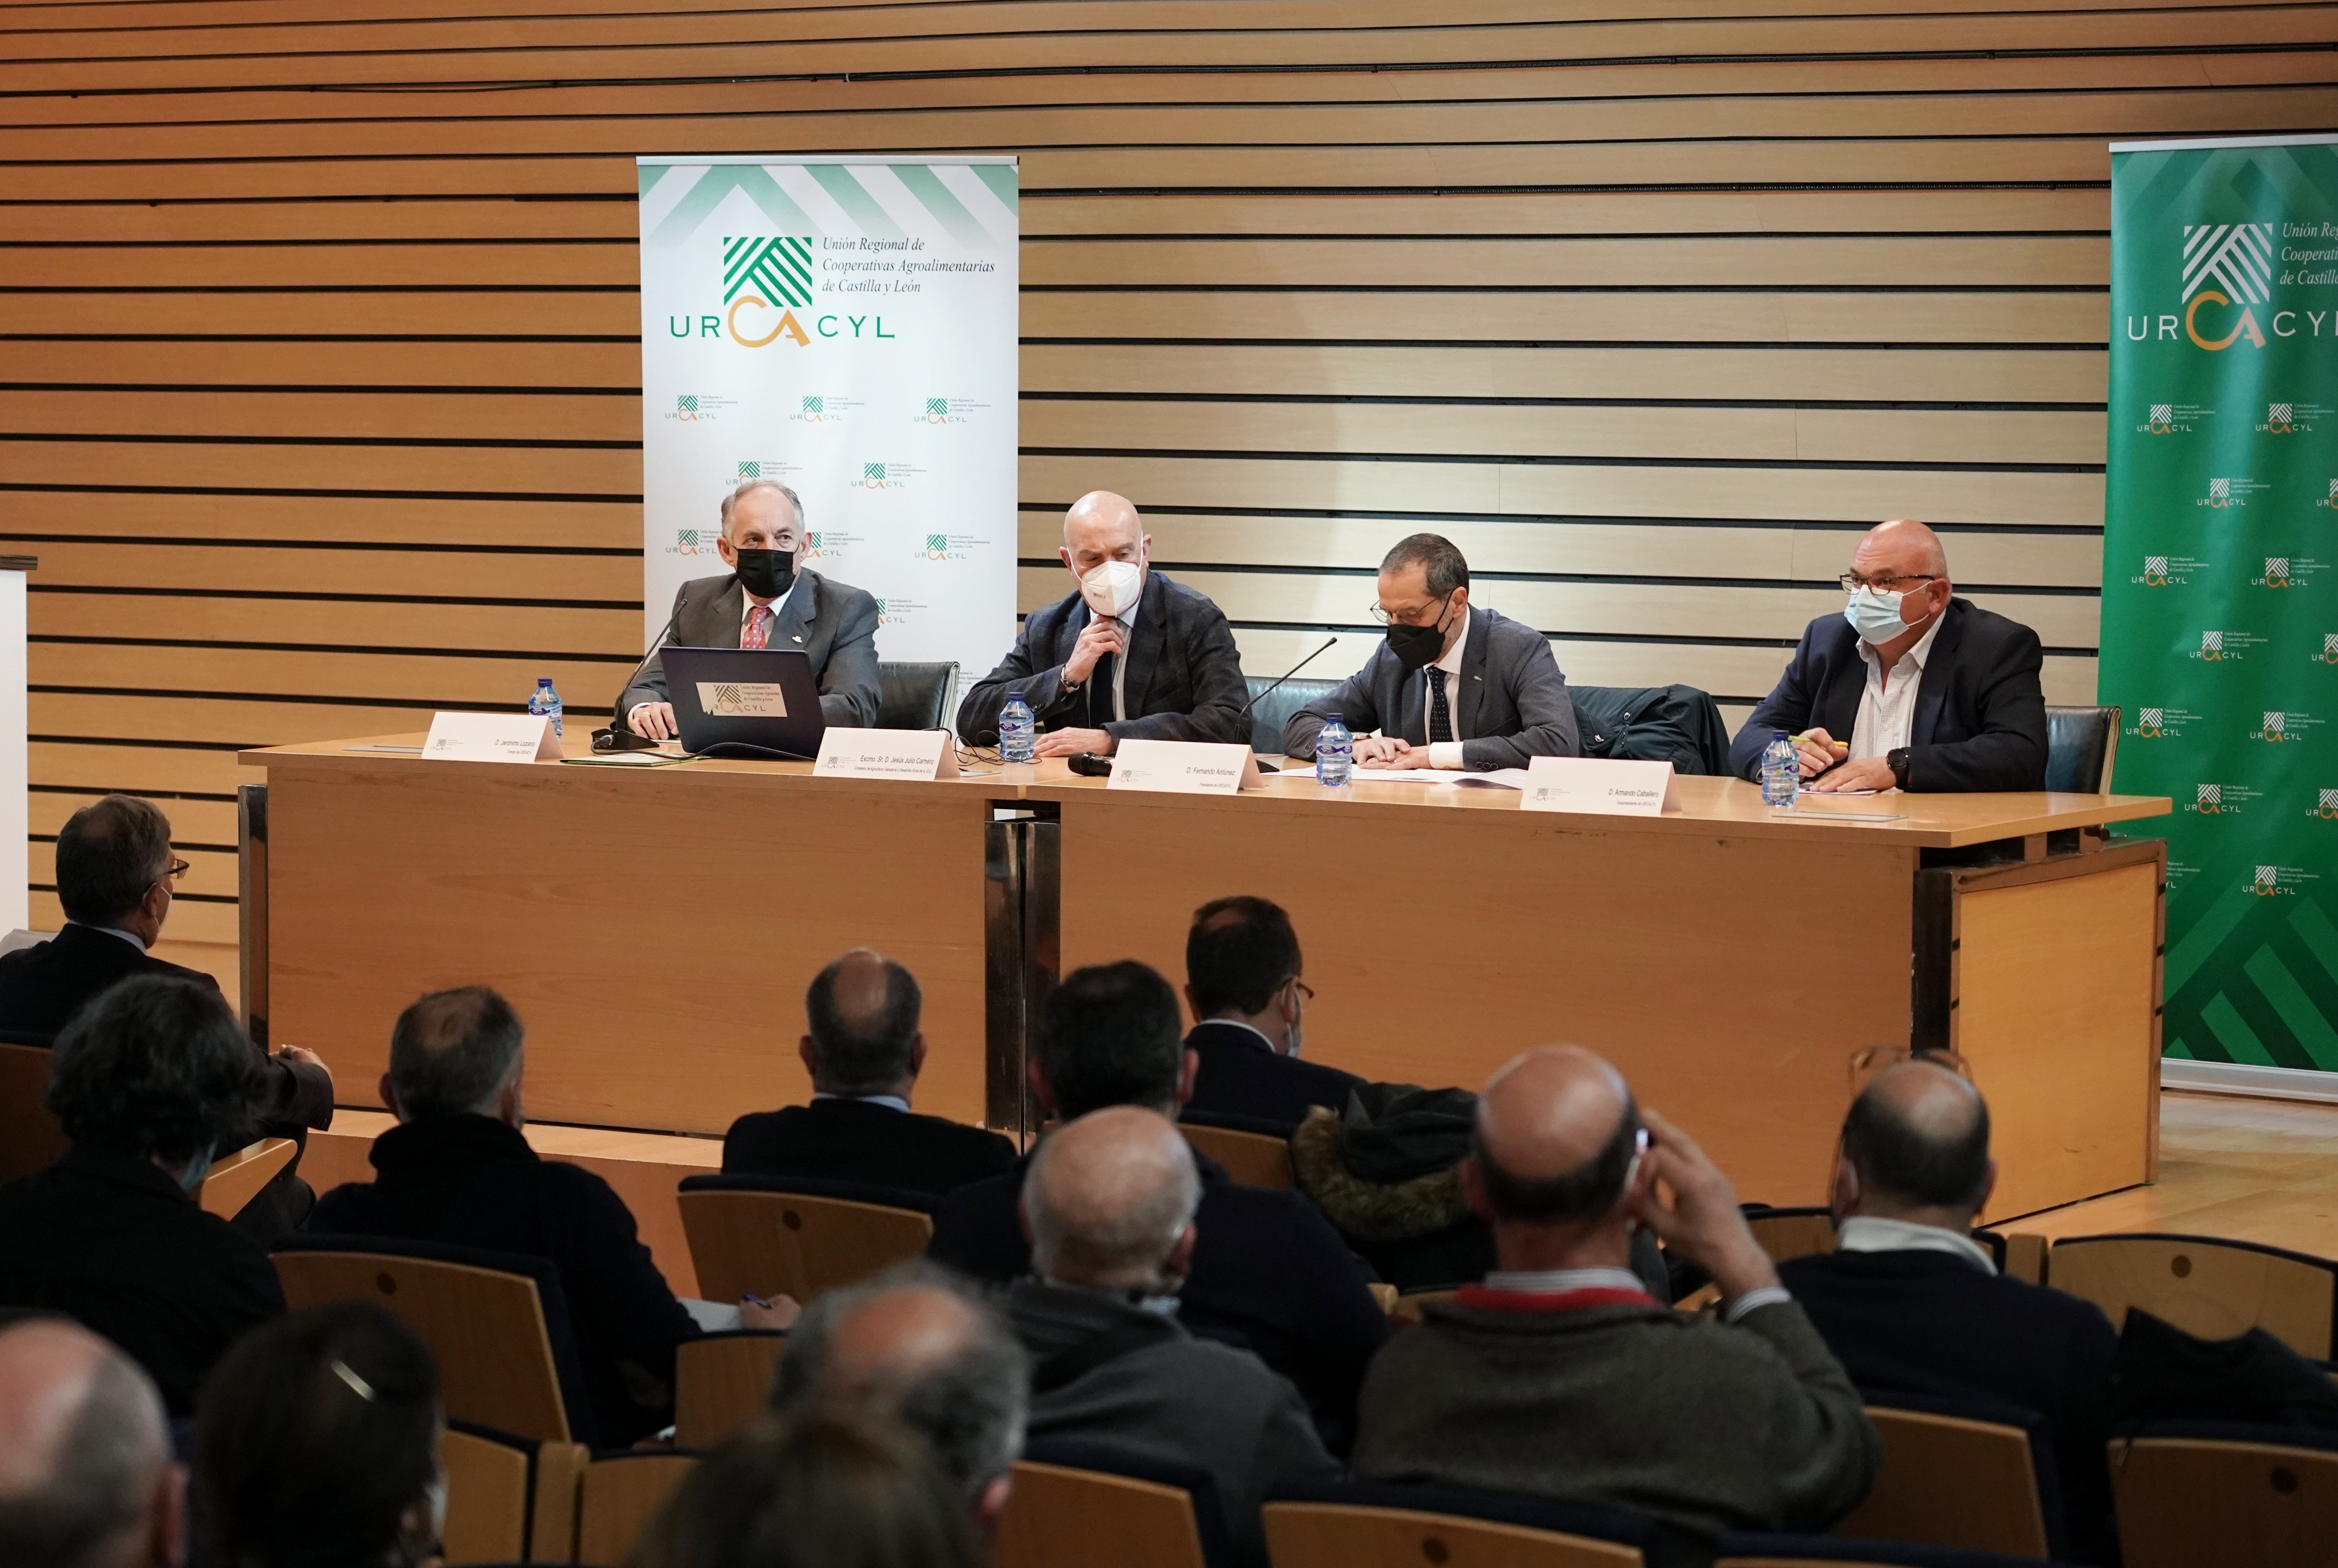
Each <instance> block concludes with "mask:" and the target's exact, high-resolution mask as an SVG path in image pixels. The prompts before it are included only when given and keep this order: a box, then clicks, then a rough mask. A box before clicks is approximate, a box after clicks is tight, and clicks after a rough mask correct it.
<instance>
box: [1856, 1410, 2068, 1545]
mask: <svg viewBox="0 0 2338 1568" xmlns="http://www.w3.org/2000/svg"><path fill="white" fill-rule="evenodd" d="M1881 1398H1882V1397H1881V1396H1878V1395H1875V1394H1873V1393H1871V1394H1869V1396H1868V1401H1869V1403H1868V1406H1867V1416H1868V1419H1869V1420H1871V1421H1872V1422H1874V1423H1875V1429H1876V1431H1877V1432H1878V1433H1880V1434H1881V1436H1882V1438H1883V1468H1882V1470H1881V1472H1880V1473H1878V1475H1876V1478H1875V1485H1874V1487H1873V1489H1872V1490H1871V1491H1870V1492H1869V1493H1868V1495H1867V1500H1866V1501H1865V1502H1863V1503H1862V1504H1860V1505H1859V1506H1858V1507H1857V1508H1854V1509H1852V1511H1851V1513H1850V1514H1847V1515H1845V1516H1844V1517H1843V1518H1842V1519H1840V1520H1837V1521H1836V1522H1835V1534H1838V1535H1846V1536H1853V1537H1857V1538H1859V1539H1862V1540H1870V1541H1909V1542H1915V1543H1918V1544H1924V1545H1932V1546H1957V1547H1964V1548H1968V1549H1970V1550H1973V1551H1979V1552H2001V1553H2006V1554H2007V1555H2009V1556H2013V1557H2027V1558H2033V1559H2034V1558H2042V1557H2052V1556H2058V1555H2060V1550H2061V1539H2060V1537H2061V1524H2062V1495H2061V1485H2060V1480H2059V1477H2058V1475H2057V1473H2056V1471H2055V1469H2054V1458H2053V1446H2052V1442H2051V1439H2050V1437H2049V1435H2048V1431H2047V1427H2046V1421H2045V1417H2043V1416H2039V1415H2038V1413H2037V1412H2035V1411H2031V1410H2026V1409H2022V1408H2020V1407H2019V1406H2012V1405H2005V1404H1999V1403H1996V1402H1994V1401H1988V1400H1979V1399H1965V1398H1948V1397H1937V1396H1931V1395H1914V1394H1893V1395H1891V1396H1890V1397H1889V1399H1888V1402H1883V1403H1879V1402H1878V1401H1879V1399H1881Z"/></svg>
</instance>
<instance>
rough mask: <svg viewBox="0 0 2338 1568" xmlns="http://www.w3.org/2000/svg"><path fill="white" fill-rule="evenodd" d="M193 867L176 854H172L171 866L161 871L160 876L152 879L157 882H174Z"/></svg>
mask: <svg viewBox="0 0 2338 1568" xmlns="http://www.w3.org/2000/svg"><path fill="white" fill-rule="evenodd" d="M193 869H194V867H192V866H190V865H188V864H187V863H186V862H185V861H184V860H182V859H180V858H178V857H177V856H176V855H173V856H172V857H171V868H170V869H169V870H168V871H165V872H163V873H162V875H161V876H160V877H155V878H154V880H155V881H157V882H176V881H178V880H179V879H180V878H181V877H184V876H185V875H186V874H187V873H188V872H190V871H192V870H193Z"/></svg>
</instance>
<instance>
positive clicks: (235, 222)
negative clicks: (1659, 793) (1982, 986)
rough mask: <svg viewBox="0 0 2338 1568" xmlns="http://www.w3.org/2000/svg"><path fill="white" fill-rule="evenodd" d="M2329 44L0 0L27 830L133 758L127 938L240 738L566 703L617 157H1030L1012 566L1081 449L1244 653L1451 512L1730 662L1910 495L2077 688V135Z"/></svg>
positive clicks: (1405, 18)
mask: <svg viewBox="0 0 2338 1568" xmlns="http://www.w3.org/2000/svg"><path fill="white" fill-rule="evenodd" d="M2333 40H2338V6H2333V5H2331V4H2326V3H2325V4H2313V3H2308V4H2300V5H2264V4H2246V3H2211V4H2198V3H2195V0H2053V3H2051V4H2049V5H2040V6H2036V7H2031V8H2028V9H2015V10H2009V9H2008V8H2006V7H2005V6H2003V5H2000V4H1998V3H1997V0H1940V3H1939V4H1936V5H1931V6H1930V7H1928V8H1927V9H1926V10H1925V11H1924V12H1923V13H1921V14H1914V13H1909V12H1906V11H1904V10H1903V11H1898V12H1893V11H1889V10H1887V9H1886V8H1884V7H1882V6H1881V5H1876V4H1874V0H1777V3H1775V4H1766V3H1765V4H1764V5H1760V6H1755V5H1752V4H1750V0H1569V3H1568V4H1567V5H1557V4H1556V3H1555V0H1460V3H1459V4H1455V5H1441V6H1435V7H1431V6H1425V5H1420V4H1419V0H1175V3H1171V0H1120V3H1118V4H1113V5H1105V4H1103V3H1101V0H938V3H928V0H919V3H918V4H907V3H898V0H871V3H869V4H863V5H855V6H850V7H835V6H830V5H817V4H812V3H810V0H788V3H785V4H779V5H772V4H766V3H761V0H169V3H167V4H166V3H162V0H95V3H91V4H79V5H64V6H60V5H34V4H0V292H5V312H0V541H5V544H6V545H7V547H8V548H9V549H10V550H23V551H25V552H27V553H31V554H37V555H39V556H40V557H41V559H42V570H41V572H40V573H38V574H37V575H36V576H35V578H34V593H33V598H32V603H31V612H30V613H31V630H32V634H33V637H34V647H33V656H32V670H33V681H34V692H33V696H32V705H31V711H32V720H31V730H32V757H33V773H34V789H35V795H34V807H33V813H32V818H31V820H30V822H29V823H28V824H27V829H28V831H29V832H30V833H31V835H32V837H33V840H34V864H35V866H36V867H39V869H36V870H35V872H34V879H35V883H36V885H38V884H41V883H43V882H44V880H45V877H46V870H45V867H46V866H47V864H48V857H49V854H50V850H49V848H48V846H49V844H50V843H51V842H52V841H53V839H54V834H55V831H56V829H57V827H58V826H59V825H60V824H61V823H62V822H63V820H64V818H65V816H66V815H68V814H69V813H70V812H71V811H72V810H73V809H74V808H75V807H77V806H78V805H80V804H82V803H84V802H85V801H87V800H89V799H93V798H94V797H95V796H96V795H98V794H100V793H102V792H103V791H105V790H107V789H128V790H133V791H135V792H139V793H142V794H147V795H151V796H153V797H155V798H156V799H160V800H162V802H163V803H164V807H165V809H167V810H169V811H171V812H172V816H173V818H174V820H175V822H176V824H177V829H178V833H179V837H180V838H181V840H182V843H183V844H184V846H185V847H186V848H187V852H188V855H189V858H190V859H191V860H193V861H194V862H195V863H196V867H197V869H196V871H195V872H194V873H193V874H192V876H191V877H190V885H189V887H188V889H187V896H186V897H185V899H184V900H183V901H182V905H181V907H180V913H179V914H178V915H177V916H175V917H174V922H173V926H172V935H173V936H176V937H180V938H182V939H186V940H193V941H221V940H231V939H232V937H233V933H234V917H235V906H234V903H233V897H234V879H233V861H232V840H233V828H234V817H233V804H232V802H233V791H234V789H235V787H236V785H237V784H238V783H239V782H241V781H242V780H243V779H245V778H246V777H248V775H242V774H239V772H238V771H237V769H236V766H235V763H234V752H235V750H236V748H238V747H241V746H247V745H251V744H255V743H262V742H269V741H279V740H305V739H315V738H319V737H324V736H331V735H349V734H359V733H368V732H372V733H378V732H386V731H392V730H414V729H418V728H419V727H420V726H421V725H423V724H424V723H426V722H427V718H428V715H429V712H430V711H431V710H432V708H433V707H435V706H438V705H443V704H456V703H460V704H466V705H474V704H500V703H515V704H516V702H517V701H520V700H521V699H522V697H523V696H524V695H525V693H526V690H527V689H528V687H529V685H530V684H531V683H532V681H533V680H534V678H535V675H536V674H538V673H548V674H551V675H553V676H554V677H555V680H556V681H558V682H559V684H560V686H561V688H562V691H563V692H564V694H565V696H566V698H567V701H568V704H569V708H570V711H571V712H572V714H573V715H574V716H575V720H576V721H578V722H587V723H589V722H591V721H592V720H593V718H594V715H595V714H596V713H597V712H598V711H600V710H602V709H604V707H605V705H606V703H607V702H608V701H610V699H611V698H612V697H613V696H614V685H615V683H616V681H617V680H618V679H619V678H621V677H622V675H623V674H624V671H625V669H626V668H627V667H628V666H629V665H630V663H631V662H632V660H633V657H634V653H635V652H637V648H636V645H635V640H636V639H637V637H638V636H639V633H640V627H641V603H640V593H641V589H640V582H641V578H640V564H639V556H638V550H639V544H640V489H641V459H640V453H639V443H640V389H639V377H640V368H639V359H638V354H637V351H636V349H635V348H634V338H635V335H636V332H637V327H638V300H637V296H636V268H635V260H634V244H633V237H634V196H633V192H634V171H633V164H632V158H633V155H634V153H636V152H677V151H700V152H733V153H753V152H771V153H781V154H784V153H790V152H820V151H855V150H859V151H870V152H886V151H894V152H903V153H909V154H914V153H919V152H1017V153H1020V154H1022V155H1023V158H1024V162H1023V171H1022V174H1023V193H1024V202H1023V209H1022V211H1023V220H1024V225H1025V231H1026V235H1027V243H1026V246H1025V250H1024V257H1023V274H1024V283H1025V289H1024V299H1023V318H1022V332H1023V336H1024V340H1025V348H1024V354H1023V378H1024V387H1025V394H1026V396H1025V401H1024V406H1023V410H1022V431H1023V441H1024V455H1023V458H1022V466H1021V474H1022V481H1021V492H1022V507H1023V509H1022V512H1021V514H1020V515H1019V517H1018V519H1017V528H1018V533H1019V537H1020V540H1021V555H1022V559H1023V563H1024V570H1023V573H1022V577H1021V583H1020V587H1019V593H1020V595H1021V597H1022V600H1023V602H1024V603H1026V604H1030V603H1040V602H1043V601H1044V600H1046V598H1049V597H1052V596H1054V595H1055V594H1057V593H1061V592H1063V591H1064V589H1065V586H1066V582H1065V579H1064V578H1063V577H1062V575H1061V573H1060V570H1059V569H1057V568H1056V567H1055V566H1054V565H1053V564H1052V560H1053V551H1054V544H1055V540H1056V528H1057V519H1058V516H1059V514H1060V511H1061V508H1062V507H1063V506H1064V505H1066V504H1067V503H1068V502H1070V501H1071V500H1072V499H1074V498H1075V497H1076V496H1077V495H1080V494H1081V493H1083V492H1084V491H1086V490H1088V489H1092V488H1095V487H1098V486H1109V487H1113V488H1118V489H1122V490H1125V491H1126V492H1127V493H1128V494H1130V495H1133V496H1134V497H1135V499H1136V500H1137V501H1138V502H1139V504H1140V505H1143V506H1144V507H1145V508H1146V510H1147V513H1148V515H1149V517H1150V520H1151V524H1152V530H1153V534H1154V542H1155V550H1156V556H1157V559H1158V560H1159V561H1161V562H1162V563H1163V564H1164V568H1165V569H1166V570H1169V571H1172V572H1174V573H1176V574H1178V575H1179V576H1181V577H1184V578H1185V579H1187V580H1189V581H1192V582H1194V583H1197V584H1200V585H1202V586H1204V587H1206V588H1207V589H1209V591H1211V592H1212V593H1214V594H1216V595H1217V596H1218V597H1219V598H1220V600H1221V602H1222V603H1224V604H1225V605H1226V606H1227V608H1228V610H1229V612H1230V613H1231V614H1232V615H1233V619H1234V621H1235V628H1236V636H1237V639H1238V640H1239V642H1240V643H1241V646H1242V649H1243V658H1244V661H1245V662H1246V664H1247V665H1248V666H1249V667H1250V668H1252V669H1253V670H1256V671H1281V670H1282V669H1283V668H1285V667H1287V665H1288V664H1289V663H1290V662H1292V661H1293V660H1296V659H1297V658H1298V657H1299V656H1300V655H1301V654H1302V653H1304V652H1307V651H1308V650H1309V649H1310V648H1311V647H1312V646H1314V645H1315V644H1316V643H1318V642H1321V641H1322V639H1323V637H1324V636H1325V635H1326V634H1327V633H1329V634H1331V635H1335V636H1336V637H1337V638H1338V639H1339V644H1338V646H1337V647H1335V649H1334V650H1333V651H1332V652H1331V653H1329V654H1327V655H1325V656H1324V658H1323V659H1322V660H1321V661H1320V662H1318V663H1317V664H1316V665H1314V666H1312V667H1311V670H1310V673H1322V674H1337V673H1341V672H1342V671H1344V670H1346V669H1349V668H1352V667H1353V665H1354V664H1355V663H1356V662H1359V661H1360V660H1361V658H1362V657H1363V655H1364V652H1365V651H1366V650H1367V649H1368V648H1369V646H1370V639H1371V637H1372V636H1373V635H1374V632H1373V631H1372V629H1371V628H1370V624H1369V622H1367V621H1366V620H1365V618H1364V615H1363V610H1364V606H1365V604H1366V603H1368V602H1369V600H1370V590H1371V577H1372V573H1373V569H1374V567H1375V565H1376V564H1377V563H1378V560H1379V558H1380V554H1381V553H1382V552H1383V551H1384V550H1385V549H1386V547H1387V545H1388V544H1390V542H1392V541H1393V540H1394V539H1395V538H1397V537H1398V536H1400V534H1405V533H1409V532H1413V531H1416V530H1419V529H1424V528H1427V529H1436V530H1439V531H1442V532H1444V533H1446V534H1449V535H1451V536H1452V537H1453V538H1454V539H1455V540H1457V541H1458V542H1459V543H1460V544H1461V545H1462V546H1463V548H1464V549H1465V550H1466V551H1468V552H1469V555H1470V557H1471V560H1472V562H1473V564H1474V566H1475V569H1476V572H1477V574H1478V583H1479V585H1480V593H1481V596H1482V597H1483V598H1484V600H1485V601H1486V602H1487V603H1492V604H1495V605H1498V606H1499V607H1500V608H1502V609H1503V610H1504V611H1505V612H1507V613H1511V614H1514V615H1518V616H1520V617H1522V618H1524V619H1527V620H1529V621H1531V622H1533V623H1535V624H1536V625H1537V627H1538V628H1539V629H1540V630H1542V631H1543V632H1545V633H1546V634H1547V635H1548V636H1549V638H1550V639H1551V642H1552V646H1553V649H1554V651H1555V652H1556V653H1557V657H1558V659H1559V662H1560V663H1561V665H1562V667H1563V668H1565V669H1566V670H1567V671H1568V673H1569V676H1570V678H1571V679H1573V680H1575V681H1578V682H1584V683H1617V684H1643V683H1648V682H1655V681H1675V680H1678V681H1691V682H1693V683H1695V684H1699V685H1702V686H1704V688H1706V689H1707V690H1709V691H1713V692H1714V695H1715V696H1716V698H1717V699H1718V700H1720V701H1721V702H1722V703H1723V705H1724V711H1725V712H1727V713H1729V714H1730V715H1732V716H1733V717H1734V716H1736V715H1740V714H1742V713H1743V712H1744V711H1745V709H1746V707H1747V705H1748V704H1750V703H1751V702H1752V701H1753V699H1754V698H1756V697H1758V696H1759V695H1760V693H1761V692H1762V691H1763V690H1764V689H1766V687H1767V685H1768V683H1769V682H1770V681H1771V680H1772V679H1773V678H1774V676H1775V673H1776V671H1777V670H1778V668H1779V667H1780V665H1781V664H1782V662H1783V660H1784V658H1785V655H1786V651H1787V649H1788V648H1789V647H1790V646H1791V645H1792V642H1793V639H1794V636H1795V635H1796V633H1797V632H1798V631H1799V630H1800V627H1801V625H1802V623H1803V622H1804V621H1805V620H1807V619H1808V618H1809V617H1810V616H1812V615H1813V614H1822V613H1827V612H1828V611H1829V610H1830V609H1831V608H1832V605H1833V603H1834V601H1835V593H1834V591H1833V590H1832V587H1831V586H1830V583H1831V580H1832V577H1833V575H1834V573H1837V572H1838V571H1840V570H1841V569H1842V564H1843V562H1844V561H1845V559H1846V558H1847V557H1848V554H1849V553H1850V550H1851V548H1852V544H1854V543H1855V540H1856V538H1857V534H1858V533H1859V531H1860V530H1861V529H1862V527H1864V526H1865V525H1866V524H1869V523H1871V522H1872V521H1873V520H1875V519H1876V518H1878V517H1881V516H1885V515H1920V516H1923V517H1926V518H1929V519H1930V520H1933V521H1935V522H1938V523H1940V524H1941V525H1942V527H1943V531H1944V534H1945V537H1946V539H1947V542H1948V545H1949V549H1950V559H1951V564H1952V567H1953V568H1954V570H1955V571H1956V572H1957V573H1958V575H1959V578H1960V582H1961V583H1962V584H1963V585H1964V587H1965V589H1966V591H1967V592H1969V593H1971V594H1972V595H1973V596H1974V597H1975V598H1977V599H1978V600H1979V601H1980V602H1981V603H1987V604H1989V605H1992V606H1993V607H1996V608H1999V609H2001V610H2004V611H2006V612H2007V613H2013V614H2018V615H2019V616H2021V617H2022V618H2024V619H2025V620H2027V621H2029V622H2030V623H2031V624H2033V625H2035V626H2037V627H2038V630H2039V632H2040V633H2041V635H2042V636H2043V637H2044V639H2045V641H2046V642H2047V644H2048V657H2047V665H2046V675H2045V679H2046V682H2047V687H2048V695H2049V697H2051V698H2053V699H2055V700H2057V701H2083V700H2085V699H2086V698H2087V697H2088V696H2089V695H2090V694H2091V691H2092V688H2093V682H2094V652H2095V637H2096V631H2095V626H2096V593H2097V587H2098V578H2099V572H2100V561H2099V544H2098V542H2099V537H2100V534H2099V527H2100V520H2101V506H2102V478H2101V463H2102V446H2103V434H2104V422H2105V421H2104V416H2105V410H2104V406H2103V403H2104V397H2105V390H2104V375H2105V353H2104V347H2105V345H2104V331H2105V319H2106V309H2107V299H2106V293H2105V284H2106V268H2107V226H2108V211H2107V174H2108V168H2107V157H2106V155H2105V152H2104V143H2105V142H2107V140H2109V139H2111V138H2113V137H2130V136H2133V137H2146V136H2155V135H2181V134H2196V133H2212V132H2222V133H2232V132H2277V131H2282V130H2287V129H2325V128H2326V127H2327V126H2328V125H2329V124H2330V123H2331V122H2332V121H2333V119H2338V87H2333V83H2338V50H2333V48H2332V47H2331V44H2332V43H2333ZM782 79H783V80H782ZM349 88H359V89H389V90H388V91H380V90H360V91H335V90H333V89H349ZM54 913H55V912H54V899H53V897H51V896H50V895H48V894H47V893H45V892H42V893H39V894H37V895H36V903H35V918H36V920H47V921H50V922H51V923H53V920H54Z"/></svg>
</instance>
